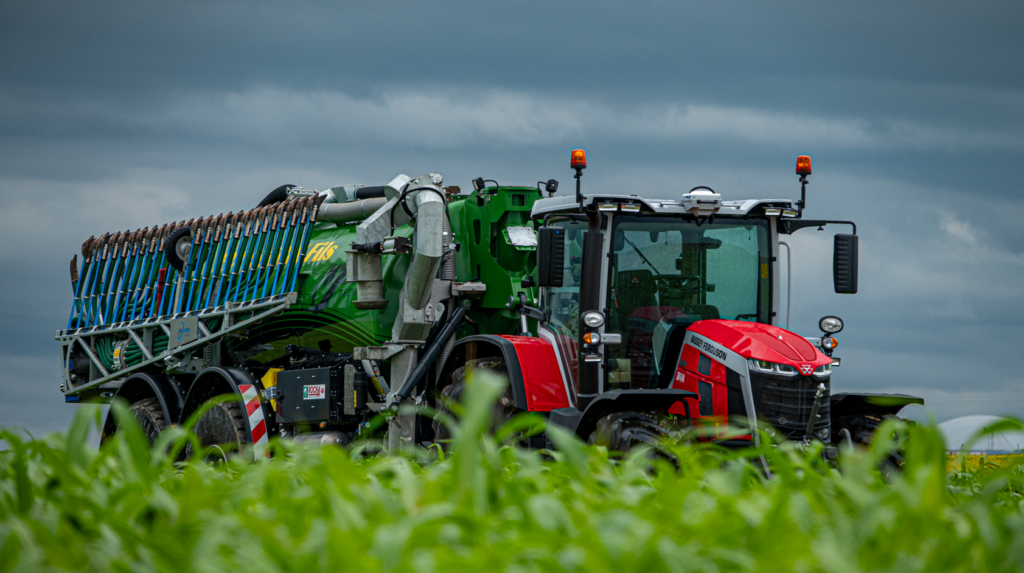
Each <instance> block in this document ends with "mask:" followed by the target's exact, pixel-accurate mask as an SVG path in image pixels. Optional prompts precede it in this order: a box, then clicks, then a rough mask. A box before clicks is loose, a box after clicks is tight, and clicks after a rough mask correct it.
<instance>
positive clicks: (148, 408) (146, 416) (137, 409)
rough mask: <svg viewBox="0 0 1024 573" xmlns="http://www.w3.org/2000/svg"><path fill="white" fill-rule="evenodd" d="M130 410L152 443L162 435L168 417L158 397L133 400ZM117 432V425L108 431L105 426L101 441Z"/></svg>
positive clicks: (103, 441)
mask: <svg viewBox="0 0 1024 573" xmlns="http://www.w3.org/2000/svg"><path fill="white" fill-rule="evenodd" d="M128 411H129V412H130V413H131V414H132V416H134V417H135V421H136V422H138V423H139V427H140V428H142V433H143V434H145V435H146V438H148V439H149V443H150V444H152V443H153V442H155V441H156V437H157V436H159V435H160V432H162V431H163V430H164V428H166V427H167V419H166V418H165V417H164V409H163V408H162V407H160V400H157V399H156V398H145V399H143V400H139V401H137V402H133V403H132V405H131V406H129V407H128ZM116 433H117V427H116V426H114V427H113V430H112V431H111V432H109V433H108V432H107V428H104V432H103V435H102V436H101V437H100V443H105V442H106V441H107V440H109V439H110V438H112V437H113V436H114V434H116Z"/></svg>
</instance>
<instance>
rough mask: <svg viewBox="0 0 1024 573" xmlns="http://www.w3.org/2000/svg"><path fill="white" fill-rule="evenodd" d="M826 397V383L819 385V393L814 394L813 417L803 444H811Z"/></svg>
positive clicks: (808, 422) (808, 423)
mask: <svg viewBox="0 0 1024 573" xmlns="http://www.w3.org/2000/svg"><path fill="white" fill-rule="evenodd" d="M824 396H825V383H824V382H822V383H821V384H818V391H817V392H815V393H814V406H812V407H811V417H810V418H808V419H807V431H806V432H804V439H803V444H804V445H805V446H806V445H807V444H810V443H811V437H812V436H813V435H814V423H815V422H817V421H818V418H819V417H820V416H818V408H820V407H821V399H822V398H823V397H824Z"/></svg>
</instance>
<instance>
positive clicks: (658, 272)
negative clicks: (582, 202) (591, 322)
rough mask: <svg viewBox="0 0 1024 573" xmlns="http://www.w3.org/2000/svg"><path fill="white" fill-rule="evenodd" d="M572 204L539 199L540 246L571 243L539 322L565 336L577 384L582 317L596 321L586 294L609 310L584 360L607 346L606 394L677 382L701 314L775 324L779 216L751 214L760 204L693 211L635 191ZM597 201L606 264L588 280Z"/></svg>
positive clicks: (564, 354)
mask: <svg viewBox="0 0 1024 573" xmlns="http://www.w3.org/2000/svg"><path fill="white" fill-rule="evenodd" d="M710 194H711V193H708V195H710ZM566 203H567V202H566V201H564V200H560V198H559V199H547V200H541V201H538V202H537V204H536V206H535V208H534V215H535V216H537V215H542V216H543V217H544V220H545V226H544V228H543V230H542V231H541V237H542V238H541V242H542V243H545V244H543V245H542V246H541V247H540V251H541V252H542V253H543V252H544V251H548V252H550V251H551V250H553V249H552V246H550V245H547V244H546V243H547V242H548V241H551V240H554V241H556V242H559V243H560V245H557V248H556V249H555V250H560V251H562V252H564V256H563V257H561V261H560V262H561V265H559V268H557V270H554V271H553V272H551V273H550V278H549V279H548V281H547V282H553V283H558V282H559V280H558V279H560V283H561V284H559V285H557V286H555V285H546V284H543V283H542V285H541V286H544V287H546V288H544V289H542V296H541V306H542V311H543V313H544V315H545V318H546V320H545V321H544V322H542V323H541V325H540V329H541V336H542V337H545V338H551V339H553V342H556V345H557V347H558V348H559V352H558V354H559V355H560V358H562V359H563V360H564V361H565V364H564V368H565V370H566V372H567V373H569V375H570V376H571V377H572V378H573V386H574V387H576V388H578V387H579V379H578V370H579V369H578V367H577V363H578V360H579V354H580V352H579V349H580V348H581V346H580V344H579V342H580V340H579V339H580V338H581V336H580V335H581V325H582V326H583V330H588V329H587V327H586V325H585V324H584V323H582V322H581V318H580V316H581V306H580V301H581V299H585V298H587V297H588V296H589V297H591V298H594V299H596V300H597V308H596V311H597V312H598V313H600V314H601V315H602V318H603V324H602V325H601V326H599V327H597V328H596V329H594V330H595V333H596V335H597V336H596V337H594V336H591V337H590V340H591V341H592V342H589V343H588V342H587V341H586V340H582V347H583V348H584V350H586V352H585V354H584V356H583V360H584V361H586V360H588V357H589V359H590V360H594V358H593V356H594V354H599V355H600V358H599V359H598V360H597V364H598V367H597V371H598V380H597V387H596V390H597V392H598V393H600V392H603V391H608V390H634V389H657V388H669V387H671V386H672V381H673V378H674V376H675V373H676V368H677V363H678V358H679V355H680V353H681V351H682V347H683V340H684V338H685V335H686V332H687V330H688V329H689V328H690V326H692V325H693V324H694V323H696V322H698V321H701V320H714V319H726V320H736V321H746V322H758V323H763V324H771V323H772V318H773V309H774V308H775V306H774V305H773V298H772V297H773V294H774V292H773V288H772V283H773V279H774V278H775V277H774V273H773V269H772V262H773V256H774V255H773V243H772V236H773V235H772V233H773V230H774V225H773V221H772V219H770V218H769V217H767V216H765V215H764V214H763V212H762V213H759V214H757V215H754V216H751V213H750V211H751V210H752V209H750V207H751V206H752V205H750V206H746V207H747V208H744V205H742V204H736V205H733V204H724V205H722V207H725V208H726V209H728V210H731V211H736V215H728V216H724V215H718V216H712V215H711V214H709V215H704V216H694V215H692V214H691V213H690V212H688V211H687V210H686V208H685V207H684V206H682V205H681V204H680V203H681V202H680V201H671V200H663V201H651V200H642V199H638V198H636V197H633V196H630V197H623V196H612V195H605V196H593V197H588V198H587V205H586V206H585V207H584V208H583V210H582V212H581V210H580V209H579V207H578V205H576V204H573V205H566ZM772 203H777V202H772ZM757 205H758V206H760V205H761V203H757ZM565 207H569V209H565ZM588 209H589V210H590V211H592V212H594V213H596V217H598V218H599V219H600V221H599V223H598V232H597V235H598V236H599V239H598V241H597V242H598V243H599V250H600V253H599V257H596V258H595V259H594V260H595V261H596V262H597V263H598V264H599V265H600V267H601V268H600V271H599V273H593V274H596V275H598V276H597V277H596V280H595V279H590V280H587V281H585V280H584V275H585V274H586V273H585V272H584V270H585V269H584V266H585V265H584V243H586V242H587V241H586V236H587V234H588V232H590V229H589V227H590V226H591V225H590V221H589V220H588V216H587V215H586V211H587V210H588ZM720 210H721V209H720ZM541 258H544V257H543V255H542V257H541ZM544 262H550V259H546V260H545V261H544ZM552 279H554V280H552ZM587 291H589V292H587ZM582 334H584V335H585V334H587V333H585V332H584V333H582ZM601 341H603V342H601Z"/></svg>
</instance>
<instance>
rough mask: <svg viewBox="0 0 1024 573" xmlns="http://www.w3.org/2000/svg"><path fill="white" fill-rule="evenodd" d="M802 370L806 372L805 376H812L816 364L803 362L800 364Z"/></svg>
mask: <svg viewBox="0 0 1024 573" xmlns="http://www.w3.org/2000/svg"><path fill="white" fill-rule="evenodd" d="M800 371H801V372H803V373H804V376H810V375H811V372H814V366H811V365H810V364H803V365H801V366H800Z"/></svg>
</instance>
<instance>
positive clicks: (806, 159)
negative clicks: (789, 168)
mask: <svg viewBox="0 0 1024 573" xmlns="http://www.w3.org/2000/svg"><path fill="white" fill-rule="evenodd" d="M796 174H797V175H810V174H811V157H810V156H809V155H801V156H799V157H797V158H796Z"/></svg>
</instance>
